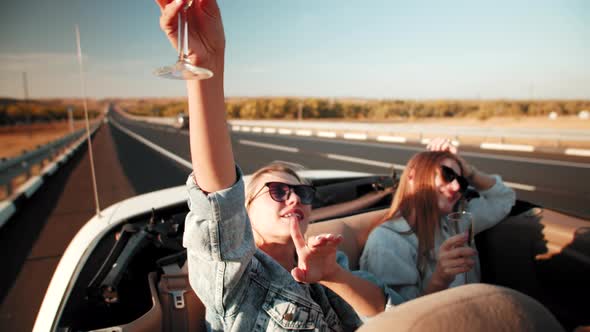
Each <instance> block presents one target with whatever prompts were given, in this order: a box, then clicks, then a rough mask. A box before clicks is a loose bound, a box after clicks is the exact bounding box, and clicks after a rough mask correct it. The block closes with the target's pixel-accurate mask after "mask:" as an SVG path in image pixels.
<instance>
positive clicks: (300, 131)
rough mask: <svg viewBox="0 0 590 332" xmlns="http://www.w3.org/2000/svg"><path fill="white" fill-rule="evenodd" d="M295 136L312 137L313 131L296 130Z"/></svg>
mask: <svg viewBox="0 0 590 332" xmlns="http://www.w3.org/2000/svg"><path fill="white" fill-rule="evenodd" d="M295 135H297V136H311V135H312V132H311V130H296V131H295Z"/></svg>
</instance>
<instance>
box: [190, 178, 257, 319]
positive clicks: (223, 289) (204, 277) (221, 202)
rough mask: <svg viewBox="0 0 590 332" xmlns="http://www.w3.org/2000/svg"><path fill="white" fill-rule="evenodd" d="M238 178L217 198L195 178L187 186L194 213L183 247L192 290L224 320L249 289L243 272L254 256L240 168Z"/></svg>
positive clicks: (246, 275) (191, 211) (191, 213)
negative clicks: (185, 250) (202, 187)
mask: <svg viewBox="0 0 590 332" xmlns="http://www.w3.org/2000/svg"><path fill="white" fill-rule="evenodd" d="M236 173H237V177H238V179H237V181H236V183H235V184H234V185H233V186H231V187H230V188H227V189H224V190H220V191H218V192H214V193H209V194H207V193H205V192H203V191H202V190H201V189H200V188H199V187H198V185H197V184H196V183H195V182H194V180H193V176H192V174H191V175H190V176H189V177H188V180H187V183H186V186H187V189H188V196H189V198H188V205H189V209H190V211H189V213H188V214H187V216H186V220H185V232H184V238H183V245H184V246H185V247H186V248H187V260H188V266H189V280H190V284H191V286H192V288H193V289H194V290H195V292H196V293H197V295H198V296H199V298H200V299H201V301H203V303H204V304H205V305H206V306H207V307H208V308H210V309H213V310H214V311H215V312H217V313H219V314H221V315H224V314H225V311H224V310H226V309H228V310H229V309H230V308H231V307H232V304H234V303H233V302H230V301H232V300H234V301H235V300H236V299H239V298H242V296H241V295H242V294H244V292H245V289H246V287H247V284H248V280H247V277H248V274H247V273H245V272H246V270H247V269H248V267H249V266H250V264H251V261H252V256H253V255H254V252H255V250H256V246H255V244H254V238H253V235H252V227H251V226H250V221H249V219H248V215H247V213H246V208H245V206H244V199H245V198H244V182H243V180H242V173H241V171H240V170H239V168H237V170H236ZM224 308H226V309H224Z"/></svg>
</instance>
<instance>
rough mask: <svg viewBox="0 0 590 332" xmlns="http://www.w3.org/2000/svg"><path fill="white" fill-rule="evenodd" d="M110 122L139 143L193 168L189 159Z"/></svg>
mask: <svg viewBox="0 0 590 332" xmlns="http://www.w3.org/2000/svg"><path fill="white" fill-rule="evenodd" d="M111 123H112V124H113V125H114V126H115V127H117V128H119V130H121V131H122V132H124V133H125V134H127V135H129V136H131V137H133V138H135V139H136V140H138V141H139V142H141V143H143V144H145V145H147V146H148V147H150V148H152V149H154V150H156V151H157V152H159V153H160V154H162V155H164V156H165V157H168V158H170V159H172V160H174V161H176V162H177V163H179V164H181V165H182V166H184V167H186V168H188V169H193V165H192V164H191V163H190V162H189V161H186V160H184V159H182V158H181V157H179V156H177V155H175V154H173V153H171V152H170V151H168V150H166V149H164V148H162V147H160V146H158V145H156V144H154V143H153V142H151V141H149V140H147V139H145V138H143V137H141V136H139V135H137V134H136V133H134V132H132V131H131V130H129V129H127V128H124V127H123V126H121V125H120V124H119V123H117V122H116V121H111Z"/></svg>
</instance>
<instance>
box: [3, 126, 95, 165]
mask: <svg viewBox="0 0 590 332" xmlns="http://www.w3.org/2000/svg"><path fill="white" fill-rule="evenodd" d="M83 127H84V122H82V121H77V122H76V123H75V125H74V128H75V129H80V128H83ZM69 133H70V128H69V125H68V123H67V122H53V123H39V124H32V125H18V126H6V127H0V142H2V143H1V146H2V148H1V149H0V158H12V157H16V156H18V155H20V154H22V153H23V151H25V150H26V151H31V150H34V149H36V148H37V147H38V146H40V145H43V144H46V143H49V142H51V141H53V140H56V139H58V138H61V137H63V136H65V135H67V134H69Z"/></svg>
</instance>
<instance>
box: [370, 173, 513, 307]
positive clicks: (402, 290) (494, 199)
mask: <svg viewBox="0 0 590 332" xmlns="http://www.w3.org/2000/svg"><path fill="white" fill-rule="evenodd" d="M494 177H495V178H496V183H495V184H494V185H493V186H492V187H491V188H489V189H487V190H483V191H480V192H479V194H480V197H478V198H475V199H472V200H471V201H469V203H468V205H467V207H466V210H467V211H470V212H471V213H472V215H473V231H474V233H475V234H477V233H480V232H482V231H484V230H486V229H488V228H490V227H492V226H494V225H496V224H497V223H499V222H500V221H501V220H502V219H504V218H505V217H506V216H507V215H508V213H509V212H510V209H511V208H512V206H513V205H514V202H515V199H516V195H515V193H514V190H512V189H510V188H508V187H507V186H506V185H505V184H504V183H503V182H502V179H501V178H500V176H498V175H495V176H494ZM465 231H466V229H460V230H459V232H465ZM455 234H457V233H456V232H455V231H454V230H453V229H452V227H450V226H449V225H448V222H447V220H446V217H443V218H442V219H441V221H440V227H437V229H436V232H435V235H434V250H433V252H432V253H431V255H430V256H429V257H428V259H427V263H426V266H425V267H424V269H423V271H420V270H419V269H418V238H417V237H416V234H415V233H414V232H413V231H412V229H411V227H410V225H408V223H407V221H406V220H405V219H404V218H399V219H395V220H390V221H387V222H385V223H383V224H381V225H380V226H379V227H377V228H375V229H374V230H373V232H371V234H370V235H369V238H368V239H367V243H366V244H365V248H364V249H363V253H362V255H361V258H360V260H359V265H360V268H361V269H363V270H367V271H369V272H371V273H373V274H374V275H375V276H377V277H378V278H379V280H381V281H382V282H384V283H385V284H386V285H387V286H388V287H390V288H392V289H393V290H395V291H396V292H398V294H399V295H401V296H402V297H403V298H404V299H405V300H406V301H408V300H411V299H414V298H416V297H419V296H420V295H422V294H423V293H424V290H425V288H426V286H427V285H428V283H429V282H430V279H431V277H432V274H433V273H434V270H435V268H436V262H437V261H436V257H438V249H439V248H440V246H441V244H442V243H443V242H444V241H445V240H446V239H448V238H449V237H451V236H453V235H455ZM474 245H475V243H474ZM474 259H475V266H474V268H473V269H471V270H470V271H468V272H466V273H461V274H458V275H457V276H455V279H454V280H453V282H451V284H450V285H449V288H450V287H455V286H460V285H463V284H467V283H474V282H479V280H480V265H479V258H478V257H477V256H475V257H474Z"/></svg>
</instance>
